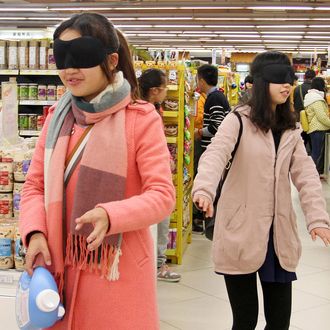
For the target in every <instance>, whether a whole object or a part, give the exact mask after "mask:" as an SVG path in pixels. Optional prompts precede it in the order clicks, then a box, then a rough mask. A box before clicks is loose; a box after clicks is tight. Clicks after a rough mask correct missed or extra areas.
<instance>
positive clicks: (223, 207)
mask: <svg viewBox="0 0 330 330" xmlns="http://www.w3.org/2000/svg"><path fill="white" fill-rule="evenodd" d="M251 74H252V76H253V90H252V98H251V100H250V101H248V104H246V105H243V106H241V107H238V108H237V109H236V110H235V111H237V112H238V113H239V115H240V116H241V119H242V124H243V133H242V137H241V140H240V143H239V146H238V149H237V152H236V154H235V157H234V160H233V162H232V165H231V167H230V170H229V173H228V176H227V178H226V181H225V183H224V185H223V187H222V192H221V196H220V199H219V202H218V205H217V213H216V221H215V228H214V236H213V240H214V241H213V261H214V264H215V271H216V273H218V274H221V275H224V278H225V283H226V287H227V292H228V296H229V300H230V304H231V308H232V312H233V327H232V329H233V330H243V329H244V330H253V329H255V327H256V325H257V320H258V295H257V281H256V279H257V277H256V274H257V273H258V275H259V278H260V281H261V285H262V290H263V296H264V311H265V318H266V322H267V326H266V328H265V329H269V330H288V329H289V325H290V316H291V296H292V281H294V280H295V279H296V274H295V270H296V267H297V263H298V260H299V258H300V255H301V244H300V240H299V237H298V230H297V224H296V216H295V213H294V210H293V206H292V202H291V182H292V183H293V184H294V185H295V186H296V188H297V190H298V192H299V196H300V201H301V206H302V208H303V211H304V214H305V217H306V223H307V229H308V231H309V232H310V234H311V236H312V239H313V240H315V239H316V237H317V236H318V237H320V238H321V239H322V240H323V241H324V243H325V245H326V246H328V245H329V243H330V228H329V227H330V222H329V216H328V213H327V211H326V204H325V200H324V198H323V197H322V186H321V183H320V179H319V176H318V173H317V170H316V168H315V165H314V163H313V161H312V159H311V158H310V157H309V156H308V155H307V154H306V150H305V147H304V143H303V141H302V139H301V137H300V133H301V129H300V127H296V123H295V118H294V116H293V114H292V112H291V111H290V101H289V95H290V92H291V89H292V84H293V81H294V72H293V69H292V67H291V64H290V60H289V59H288V57H287V56H286V55H284V54H282V53H279V52H265V53H262V54H259V55H258V56H257V57H256V58H255V60H254V62H253V63H252V66H251ZM239 128H240V123H239V120H238V118H237V117H236V116H235V114H229V115H228V116H227V117H226V118H225V120H224V121H223V123H222V124H221V126H220V128H219V130H218V133H217V135H216V136H215V138H214V139H213V140H212V143H211V145H210V146H209V147H208V148H207V150H206V152H205V153H204V154H203V156H202V158H201V160H200V163H199V167H198V175H197V176H196V178H195V182H194V187H193V200H194V202H195V203H196V204H197V205H198V206H199V207H200V208H202V209H203V210H204V211H205V212H206V215H207V216H212V214H213V212H214V209H213V204H212V202H213V200H214V197H215V193H216V189H217V186H218V183H219V180H220V176H221V173H222V172H223V170H224V168H225V166H226V165H227V163H228V161H229V159H230V156H231V153H232V150H233V149H234V146H235V144H236V141H237V138H238V132H239Z"/></svg>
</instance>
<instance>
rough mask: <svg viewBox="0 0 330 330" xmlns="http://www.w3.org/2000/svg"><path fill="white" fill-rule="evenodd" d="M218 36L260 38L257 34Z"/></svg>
mask: <svg viewBox="0 0 330 330" xmlns="http://www.w3.org/2000/svg"><path fill="white" fill-rule="evenodd" d="M219 36H220V37H231V38H260V36H259V34H222V33H221V34H219Z"/></svg>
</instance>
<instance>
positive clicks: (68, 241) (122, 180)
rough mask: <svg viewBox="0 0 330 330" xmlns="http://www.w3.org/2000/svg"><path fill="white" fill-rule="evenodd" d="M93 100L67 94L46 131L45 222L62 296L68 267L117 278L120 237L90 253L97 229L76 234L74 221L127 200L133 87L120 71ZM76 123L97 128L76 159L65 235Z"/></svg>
mask: <svg viewBox="0 0 330 330" xmlns="http://www.w3.org/2000/svg"><path fill="white" fill-rule="evenodd" d="M95 101H96V103H88V102H85V101H83V100H82V99H80V98H77V97H74V96H72V95H71V94H70V93H69V92H67V93H65V94H64V95H63V96H62V98H61V99H60V101H59V102H58V104H57V106H56V110H55V111H54V114H53V117H52V119H51V122H50V124H49V128H48V131H47V137H46V146H45V163H44V167H45V173H44V179H45V182H44V186H45V205H46V214H47V219H46V221H47V228H48V244H49V248H50V251H51V255H52V262H53V264H52V269H51V271H52V272H53V274H54V276H55V279H56V281H57V283H58V286H59V291H60V292H61V293H62V291H63V285H64V267H65V265H71V266H73V267H76V268H78V269H81V270H86V269H89V270H90V271H93V272H95V273H97V274H100V275H101V276H102V277H105V278H107V279H108V280H111V281H112V280H117V279H118V278H119V271H118V263H119V256H120V255H121V249H120V245H121V241H122V234H116V235H110V236H106V237H105V238H104V241H103V243H102V245H101V246H100V248H99V249H98V250H95V251H89V250H88V249H87V242H86V239H87V237H88V236H89V234H90V233H91V232H92V230H93V227H92V225H84V226H83V228H82V229H81V230H80V231H79V232H77V231H76V230H75V226H76V223H75V219H76V218H78V217H80V216H82V215H83V214H84V213H85V212H87V211H89V210H91V209H93V208H95V206H96V205H97V204H99V203H105V202H111V201H117V200H122V199H124V198H125V184H126V174H127V145H126V135H125V109H126V106H127V105H128V104H129V103H130V101H131V97H130V85H129V83H128V82H127V80H125V79H124V78H123V75H122V73H121V72H119V73H118V74H117V76H116V80H115V83H114V84H113V85H109V87H108V88H107V89H106V90H105V91H104V92H102V93H101V94H100V95H99V96H98V97H97V99H94V102H95ZM92 102H93V101H92ZM75 122H76V123H78V124H79V125H93V127H92V128H91V130H90V132H89V137H88V141H87V144H86V146H85V147H84V150H83V152H82V156H80V157H77V155H76V156H75V157H76V159H74V161H75V163H79V162H80V168H79V173H78V182H77V185H76V188H75V195H74V201H73V210H72V214H71V218H70V219H68V220H69V221H70V232H69V233H66V230H65V228H66V221H65V218H64V217H65V183H64V172H65V167H66V156H67V149H68V145H69V141H70V136H71V131H72V128H73V125H74V123H75ZM65 236H66V237H65ZM63 242H64V243H65V244H63Z"/></svg>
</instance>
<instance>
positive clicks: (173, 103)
mask: <svg viewBox="0 0 330 330" xmlns="http://www.w3.org/2000/svg"><path fill="white" fill-rule="evenodd" d="M164 105H165V109H166V110H169V111H178V109H179V102H178V101H177V100H165V101H164Z"/></svg>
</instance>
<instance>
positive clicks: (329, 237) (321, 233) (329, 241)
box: [311, 227, 330, 246]
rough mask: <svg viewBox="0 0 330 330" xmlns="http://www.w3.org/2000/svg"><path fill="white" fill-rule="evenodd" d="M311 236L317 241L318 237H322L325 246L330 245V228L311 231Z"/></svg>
mask: <svg viewBox="0 0 330 330" xmlns="http://www.w3.org/2000/svg"><path fill="white" fill-rule="evenodd" d="M311 236H312V240H313V241H315V240H316V237H317V236H318V237H320V238H321V239H322V241H323V242H324V244H325V246H329V245H330V229H329V228H323V227H318V228H314V229H313V230H311Z"/></svg>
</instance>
